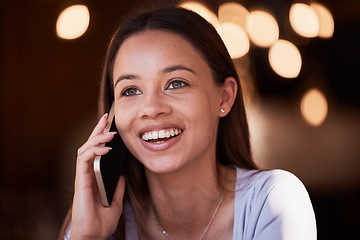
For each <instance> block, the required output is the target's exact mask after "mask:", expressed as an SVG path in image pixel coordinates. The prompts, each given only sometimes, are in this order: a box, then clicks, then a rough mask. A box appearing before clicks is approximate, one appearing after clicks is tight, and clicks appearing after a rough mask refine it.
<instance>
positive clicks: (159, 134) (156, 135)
mask: <svg viewBox="0 0 360 240" xmlns="http://www.w3.org/2000/svg"><path fill="white" fill-rule="evenodd" d="M180 133H181V129H163V130H159V131H150V132H146V133H143V134H142V136H141V137H142V139H143V140H145V141H150V140H153V139H164V138H170V137H174V136H177V135H179V134H180ZM160 142H163V141H161V140H160V141H158V142H157V143H160Z"/></svg>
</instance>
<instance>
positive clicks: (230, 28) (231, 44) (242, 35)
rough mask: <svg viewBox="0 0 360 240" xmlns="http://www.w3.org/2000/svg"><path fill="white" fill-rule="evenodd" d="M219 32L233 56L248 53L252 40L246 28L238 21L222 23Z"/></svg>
mask: <svg viewBox="0 0 360 240" xmlns="http://www.w3.org/2000/svg"><path fill="white" fill-rule="evenodd" d="M216 30H217V32H218V33H219V35H220V36H221V38H222V40H223V41H224V43H225V46H226V48H227V49H228V51H229V54H230V56H231V58H240V57H242V56H244V55H245V54H246V53H248V51H249V48H250V41H249V38H248V36H247V34H246V32H245V30H244V29H243V28H242V27H240V26H239V25H237V24H236V23H231V22H225V23H220V24H219V25H218V26H217V27H216Z"/></svg>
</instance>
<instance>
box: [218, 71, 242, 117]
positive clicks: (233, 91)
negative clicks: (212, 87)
mask: <svg viewBox="0 0 360 240" xmlns="http://www.w3.org/2000/svg"><path fill="white" fill-rule="evenodd" d="M237 91H238V84H237V82H236V80H235V78H233V77H227V78H226V79H225V81H224V83H223V85H222V86H221V103H220V109H219V116H220V117H225V116H226V115H227V114H228V113H229V112H230V110H231V108H232V106H233V104H234V102H235V99H236V95H237Z"/></svg>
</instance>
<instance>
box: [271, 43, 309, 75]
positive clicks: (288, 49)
mask: <svg viewBox="0 0 360 240" xmlns="http://www.w3.org/2000/svg"><path fill="white" fill-rule="evenodd" d="M301 61H302V60H301V54H300V52H299V50H298V49H297V48H296V46H295V45H294V44H292V43H291V42H289V41H286V40H281V39H280V40H278V41H277V42H276V43H275V44H274V45H272V46H271V47H270V49H269V62H270V66H271V68H272V69H273V70H274V71H275V72H276V73H277V74H278V75H280V76H282V77H284V78H295V77H297V76H298V75H299V73H300V70H301V65H302V62H301Z"/></svg>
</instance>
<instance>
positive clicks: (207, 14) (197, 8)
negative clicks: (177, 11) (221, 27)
mask: <svg viewBox="0 0 360 240" xmlns="http://www.w3.org/2000/svg"><path fill="white" fill-rule="evenodd" d="M179 6H180V7H182V8H186V9H189V10H191V11H193V12H196V13H197V14H199V15H200V16H202V17H203V18H205V19H206V20H207V21H208V22H209V23H211V24H212V25H213V26H214V27H216V26H217V25H218V24H219V19H218V18H217V16H216V14H215V13H213V12H212V11H210V10H209V9H208V8H207V7H205V6H204V5H203V4H201V3H198V2H194V1H187V2H183V3H181V4H180V5H179Z"/></svg>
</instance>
